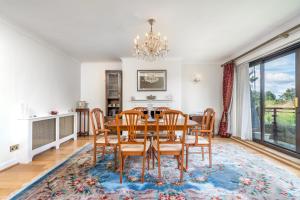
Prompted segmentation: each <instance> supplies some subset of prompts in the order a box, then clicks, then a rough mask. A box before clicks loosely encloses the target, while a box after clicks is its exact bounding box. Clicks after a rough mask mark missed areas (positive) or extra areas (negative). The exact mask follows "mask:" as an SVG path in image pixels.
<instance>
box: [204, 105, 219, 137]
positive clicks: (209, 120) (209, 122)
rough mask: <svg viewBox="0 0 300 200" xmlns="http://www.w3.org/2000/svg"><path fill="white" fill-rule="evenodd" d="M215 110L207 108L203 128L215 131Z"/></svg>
mask: <svg viewBox="0 0 300 200" xmlns="http://www.w3.org/2000/svg"><path fill="white" fill-rule="evenodd" d="M215 114H216V113H215V111H214V109H212V108H207V109H206V110H205V111H204V113H203V117H202V122H201V129H202V130H207V131H209V132H212V131H213V128H214V123H215Z"/></svg>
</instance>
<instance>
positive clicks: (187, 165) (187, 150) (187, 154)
mask: <svg viewBox="0 0 300 200" xmlns="http://www.w3.org/2000/svg"><path fill="white" fill-rule="evenodd" d="M185 150H186V155H185V168H186V170H188V167H189V145H187V146H186V149H185Z"/></svg>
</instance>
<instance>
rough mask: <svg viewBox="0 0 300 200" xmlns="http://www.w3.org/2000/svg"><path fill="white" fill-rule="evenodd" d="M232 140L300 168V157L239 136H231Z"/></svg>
mask: <svg viewBox="0 0 300 200" xmlns="http://www.w3.org/2000/svg"><path fill="white" fill-rule="evenodd" d="M231 139H232V140H234V141H236V142H239V143H241V144H243V145H245V146H247V147H249V148H251V149H254V150H256V151H258V152H260V153H262V154H265V155H267V156H269V157H271V158H274V159H276V160H278V161H280V162H283V163H285V164H287V165H289V166H291V167H293V168H295V169H297V170H300V159H297V158H294V157H291V156H289V155H286V154H283V153H281V152H278V151H275V150H273V149H270V148H269V147H266V146H263V145H261V144H257V143H254V142H251V141H245V140H241V139H240V138H238V137H231Z"/></svg>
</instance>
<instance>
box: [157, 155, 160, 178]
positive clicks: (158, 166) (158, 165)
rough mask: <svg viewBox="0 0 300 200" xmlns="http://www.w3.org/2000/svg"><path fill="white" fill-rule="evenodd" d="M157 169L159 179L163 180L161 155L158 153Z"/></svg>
mask: <svg viewBox="0 0 300 200" xmlns="http://www.w3.org/2000/svg"><path fill="white" fill-rule="evenodd" d="M157 168H158V178H159V179H161V171H160V154H159V152H157Z"/></svg>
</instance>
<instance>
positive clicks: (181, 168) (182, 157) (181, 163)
mask: <svg viewBox="0 0 300 200" xmlns="http://www.w3.org/2000/svg"><path fill="white" fill-rule="evenodd" d="M183 160H184V149H182V150H181V162H180V182H182V180H183Z"/></svg>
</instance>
